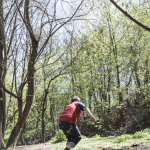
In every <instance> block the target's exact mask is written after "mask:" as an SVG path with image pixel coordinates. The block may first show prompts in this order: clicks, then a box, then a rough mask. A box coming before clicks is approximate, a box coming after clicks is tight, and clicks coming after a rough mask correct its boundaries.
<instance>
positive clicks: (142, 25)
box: [110, 0, 150, 32]
mask: <svg viewBox="0 0 150 150" xmlns="http://www.w3.org/2000/svg"><path fill="white" fill-rule="evenodd" d="M110 1H111V3H113V4H114V5H115V7H116V8H117V9H119V10H120V11H121V12H122V13H123V14H124V15H125V16H127V17H128V18H129V19H130V20H132V21H133V22H134V23H136V24H137V25H139V26H140V27H142V28H143V29H145V30H147V31H149V32H150V28H149V27H147V26H145V25H144V24H142V23H141V22H139V21H137V20H136V19H135V18H133V17H132V16H131V15H129V14H128V13H127V12H126V11H124V10H123V9H122V8H121V7H120V6H119V5H117V3H116V2H115V1H114V0H110Z"/></svg>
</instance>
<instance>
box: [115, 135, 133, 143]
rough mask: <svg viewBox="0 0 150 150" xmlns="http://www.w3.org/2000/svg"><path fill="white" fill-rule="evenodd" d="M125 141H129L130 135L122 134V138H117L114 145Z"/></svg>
mask: <svg viewBox="0 0 150 150" xmlns="http://www.w3.org/2000/svg"><path fill="white" fill-rule="evenodd" d="M127 139H131V135H130V134H123V135H122V136H119V137H117V139H116V140H115V143H121V142H124V141H125V140H127Z"/></svg>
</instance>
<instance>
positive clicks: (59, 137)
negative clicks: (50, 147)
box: [51, 130, 66, 143]
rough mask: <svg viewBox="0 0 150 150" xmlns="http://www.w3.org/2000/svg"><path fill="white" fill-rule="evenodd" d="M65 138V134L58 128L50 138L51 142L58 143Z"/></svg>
mask: <svg viewBox="0 0 150 150" xmlns="http://www.w3.org/2000/svg"><path fill="white" fill-rule="evenodd" d="M65 140H66V136H65V135H64V133H63V131H62V130H58V131H57V132H56V135H55V136H54V137H53V138H52V139H51V142H52V143H59V142H62V141H65Z"/></svg>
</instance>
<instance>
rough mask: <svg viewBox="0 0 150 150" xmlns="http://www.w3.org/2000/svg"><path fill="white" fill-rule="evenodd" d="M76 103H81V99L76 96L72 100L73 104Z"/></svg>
mask: <svg viewBox="0 0 150 150" xmlns="http://www.w3.org/2000/svg"><path fill="white" fill-rule="evenodd" d="M76 101H80V97H78V96H74V97H73V98H72V100H71V103H73V102H76Z"/></svg>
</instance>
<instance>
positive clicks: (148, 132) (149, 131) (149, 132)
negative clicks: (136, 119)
mask: <svg viewBox="0 0 150 150" xmlns="http://www.w3.org/2000/svg"><path fill="white" fill-rule="evenodd" d="M144 137H150V129H145V130H141V131H139V132H135V134H133V135H130V134H124V135H122V136H119V137H117V139H116V140H115V143H121V142H124V141H125V140H128V139H140V138H144Z"/></svg>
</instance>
